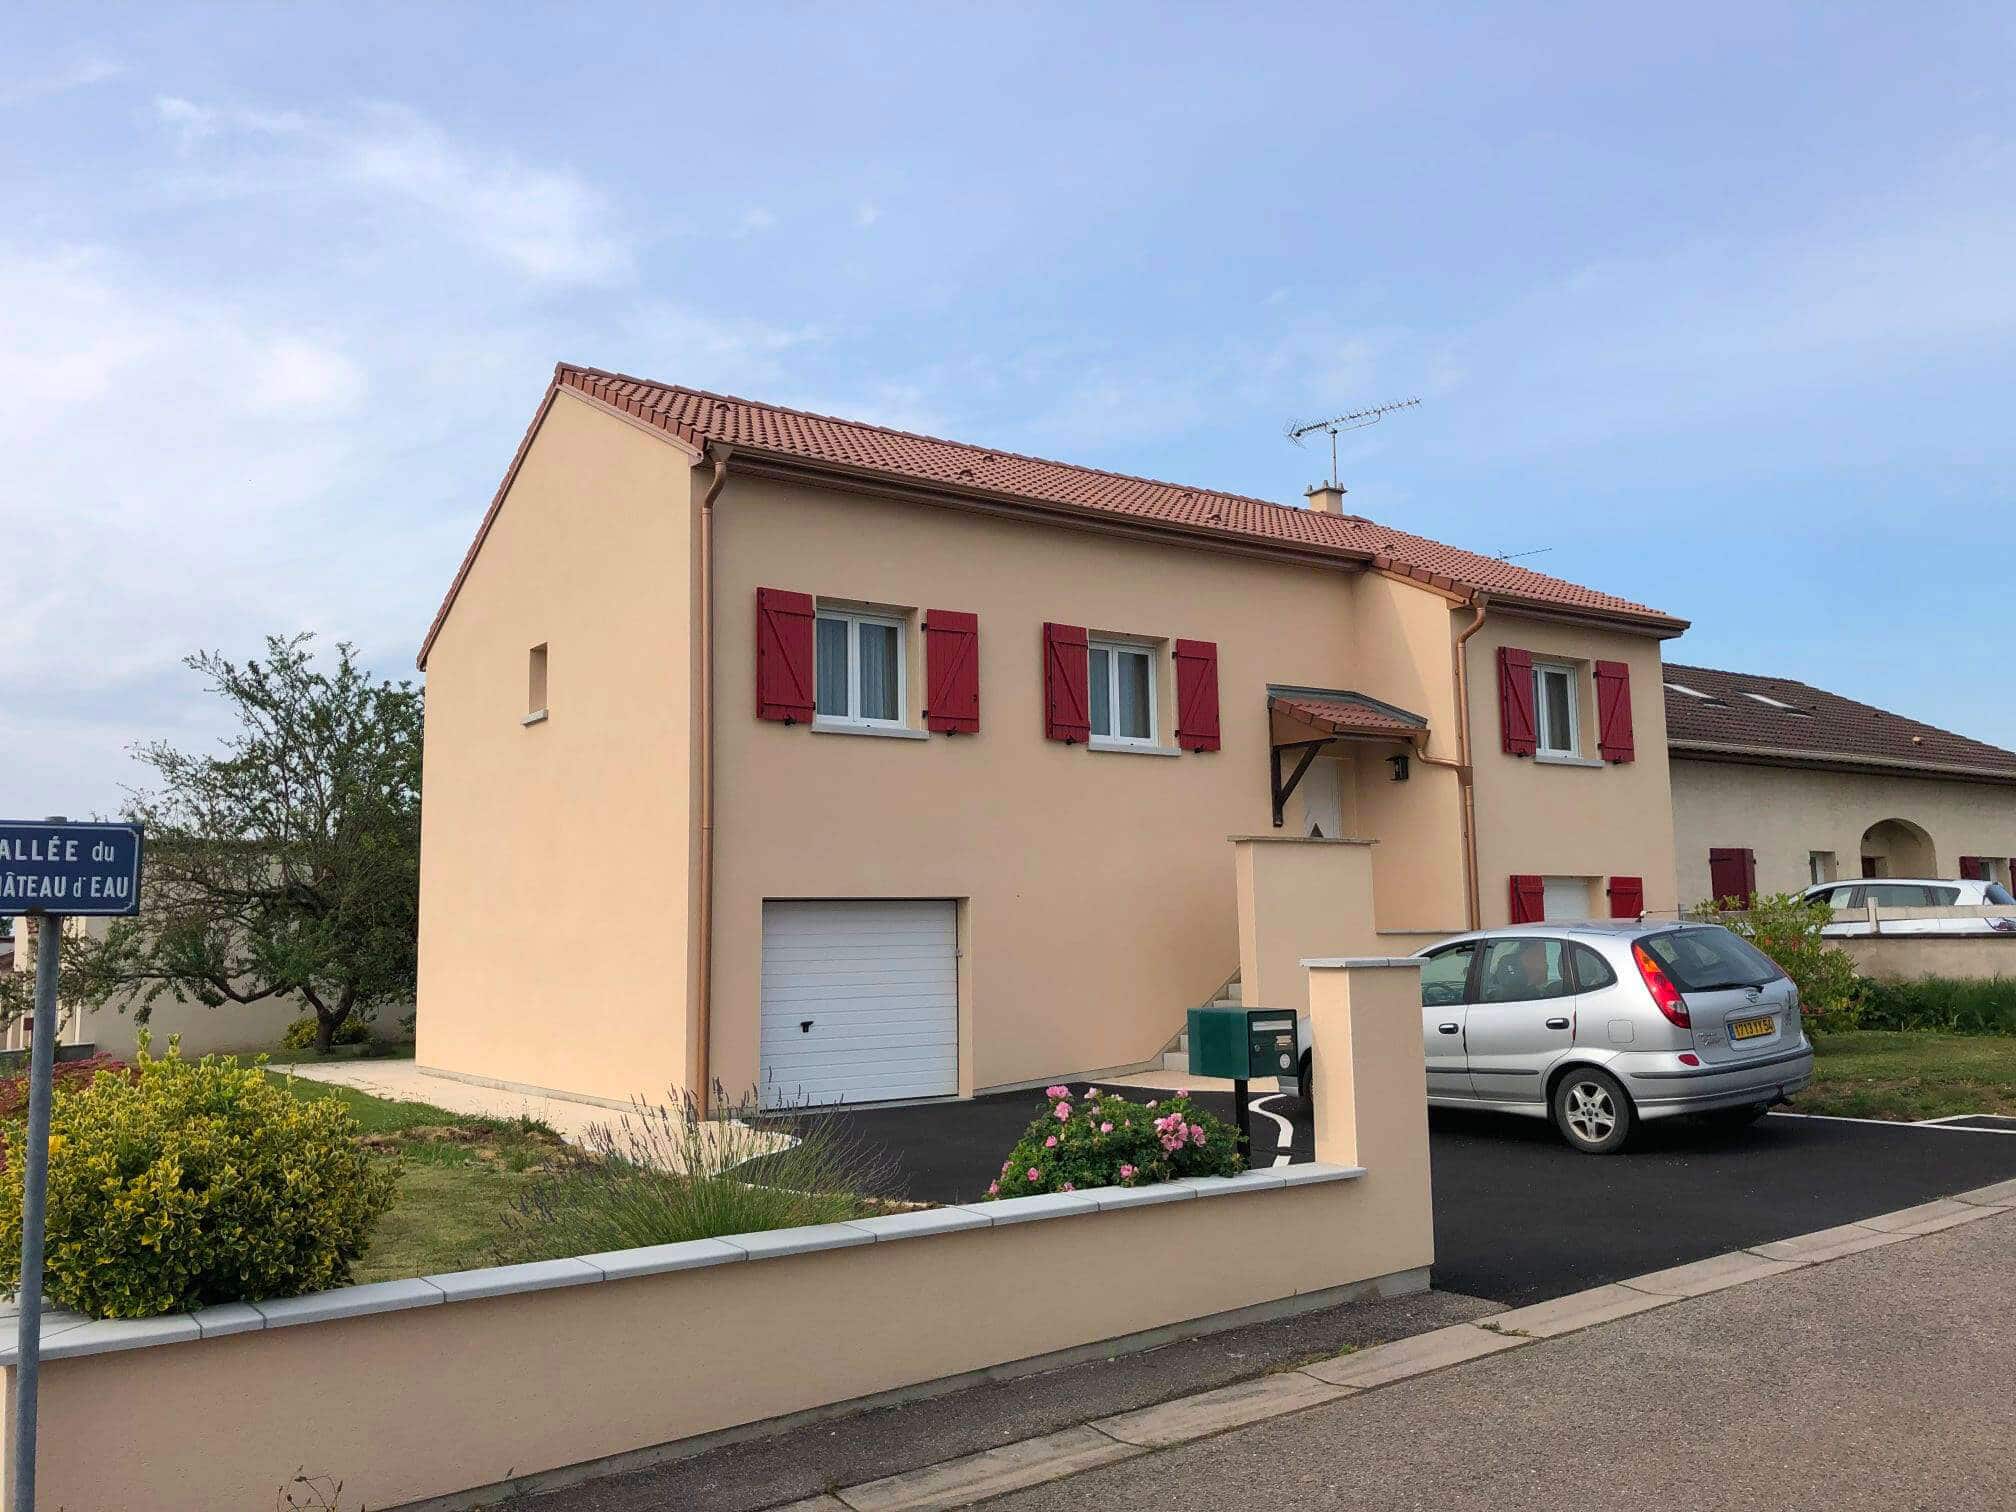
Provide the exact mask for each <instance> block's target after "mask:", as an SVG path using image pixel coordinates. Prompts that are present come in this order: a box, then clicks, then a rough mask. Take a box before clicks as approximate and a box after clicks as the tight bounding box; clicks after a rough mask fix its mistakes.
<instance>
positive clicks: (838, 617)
mask: <svg viewBox="0 0 2016 1512" xmlns="http://www.w3.org/2000/svg"><path fill="white" fill-rule="evenodd" d="M820 620H833V621H836V622H838V623H840V624H843V625H845V626H846V627H847V712H846V713H845V714H828V713H826V712H825V711H824V710H822V709H820V707H819V639H818V637H819V624H818V622H819V621H820ZM863 625H883V626H887V627H888V628H889V629H891V630H894V631H895V632H896V717H895V718H894V719H869V718H866V717H864V716H863V715H862V714H861V713H860V712H859V711H860V708H861V627H862V626H863ZM909 630H910V625H909V621H907V620H904V619H901V618H899V617H897V616H896V615H893V614H862V613H859V612H857V611H855V610H852V609H827V608H824V607H821V608H818V609H816V610H814V612H813V625H812V637H813V639H812V719H813V722H814V723H815V724H818V725H825V726H827V727H829V728H830V727H832V726H835V725H841V726H847V727H849V728H853V729H860V730H907V729H908V728H909V727H910V635H909Z"/></svg>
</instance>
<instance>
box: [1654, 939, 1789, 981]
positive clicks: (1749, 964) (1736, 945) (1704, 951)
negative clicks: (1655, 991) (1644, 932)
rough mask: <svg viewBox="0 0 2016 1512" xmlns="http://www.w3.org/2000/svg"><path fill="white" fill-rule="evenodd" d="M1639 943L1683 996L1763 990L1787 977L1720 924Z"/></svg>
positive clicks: (1775, 965)
mask: <svg viewBox="0 0 2016 1512" xmlns="http://www.w3.org/2000/svg"><path fill="white" fill-rule="evenodd" d="M1638 943H1639V944H1640V945H1642V946H1644V947H1645V949H1646V951H1647V952H1648V953H1649V954H1650V955H1651V957H1652V959H1653V960H1655V961H1657V962H1658V963H1659V965H1660V966H1661V967H1662V968H1663V969H1664V970H1665V972H1666V975H1667V976H1669V977H1671V978H1672V979H1673V985H1674V986H1675V987H1678V988H1679V989H1680V990H1681V991H1682V992H1707V991H1710V990H1712V989H1714V988H1717V987H1762V986H1763V985H1764V984H1765V983H1766V982H1775V981H1777V980H1778V978H1779V977H1781V976H1783V975H1784V973H1783V972H1781V971H1780V970H1779V969H1778V966H1777V963H1776V962H1775V961H1773V960H1772V959H1771V957H1769V956H1767V955H1766V954H1764V952H1763V951H1761V950H1759V949H1758V948H1757V947H1756V946H1754V945H1752V944H1751V943H1750V942H1749V941H1748V940H1744V939H1741V938H1739V937H1738V936H1736V935H1733V934H1731V933H1730V932H1729V931H1728V930H1726V929H1724V928H1722V926H1721V925H1719V924H1709V925H1704V926H1702V927H1701V928H1698V929H1676V930H1673V931H1671V932H1670V933H1668V934H1656V935H1648V936H1647V937H1646V938H1644V939H1642V940H1640V941H1639V942H1638Z"/></svg>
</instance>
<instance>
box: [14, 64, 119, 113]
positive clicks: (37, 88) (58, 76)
mask: <svg viewBox="0 0 2016 1512" xmlns="http://www.w3.org/2000/svg"><path fill="white" fill-rule="evenodd" d="M125 72H126V65H125V64H124V63H118V62H115V61H113V60H112V59H110V58H80V59H79V60H78V61H77V62H75V63H73V64H71V65H70V66H69V67H68V68H64V69H60V70H58V71H57V72H55V73H53V74H48V75H46V76H44V77H42V78H39V79H21V80H18V81H16V82H14V83H12V84H0V105H25V104H27V103H29V102H30V101H32V100H43V99H47V98H49V97H50V96H51V95H60V94H68V93H69V92H70V91H71V90H73V89H88V88H90V87H91V86H92V85H93V84H103V83H105V82H106V81H107V80H109V79H116V78H118V77H119V76H120V75H121V74H123V73H125Z"/></svg>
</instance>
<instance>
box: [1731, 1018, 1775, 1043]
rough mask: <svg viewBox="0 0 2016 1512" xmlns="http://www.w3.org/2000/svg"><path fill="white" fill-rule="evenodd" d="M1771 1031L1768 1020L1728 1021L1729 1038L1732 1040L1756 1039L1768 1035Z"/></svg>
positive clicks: (1770, 1022)
mask: <svg viewBox="0 0 2016 1512" xmlns="http://www.w3.org/2000/svg"><path fill="white" fill-rule="evenodd" d="M1771 1029H1772V1021H1771V1020H1770V1019H1768V1018H1754V1019H1731V1020H1730V1021H1729V1038H1731V1039H1732V1040H1746V1039H1758V1038H1760V1037H1761V1036H1763V1035H1766V1034H1769V1033H1770V1032H1771Z"/></svg>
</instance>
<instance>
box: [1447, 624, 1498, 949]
mask: <svg viewBox="0 0 2016 1512" xmlns="http://www.w3.org/2000/svg"><path fill="white" fill-rule="evenodd" d="M1472 602H1473V603H1475V605H1476V607H1477V614H1476V617H1475V618H1474V619H1472V620H1471V621H1470V623H1469V624H1468V625H1467V626H1465V627H1464V628H1463V630H1462V631H1460V632H1459V633H1458V634H1457V636H1456V643H1455V645H1454V647H1453V648H1452V649H1451V652H1450V654H1451V656H1452V657H1453V659H1454V660H1455V663H1456V759H1457V761H1458V762H1459V763H1460V765H1459V766H1458V768H1457V771H1456V781H1457V783H1458V785H1459V786H1460V787H1461V788H1462V790H1463V902H1464V906H1465V909H1466V911H1467V912H1468V915H1469V927H1470V928H1472V929H1482V928H1483V927H1484V908H1483V901H1482V898H1481V895H1480V893H1479V890H1478V879H1477V782H1476V768H1475V766H1474V765H1473V764H1472V763H1471V759H1470V659H1469V657H1468V655H1466V654H1465V648H1466V645H1467V643H1468V641H1469V639H1470V637H1471V636H1473V635H1475V634H1476V633H1477V632H1478V631H1479V630H1481V629H1483V628H1484V616H1485V614H1486V613H1487V612H1488V611H1489V609H1490V607H1491V596H1490V595H1489V594H1488V593H1480V594H1478V595H1477V596H1476V598H1475V599H1474V600H1473V601H1472Z"/></svg>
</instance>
